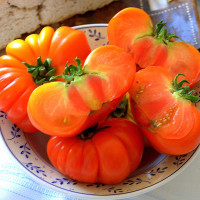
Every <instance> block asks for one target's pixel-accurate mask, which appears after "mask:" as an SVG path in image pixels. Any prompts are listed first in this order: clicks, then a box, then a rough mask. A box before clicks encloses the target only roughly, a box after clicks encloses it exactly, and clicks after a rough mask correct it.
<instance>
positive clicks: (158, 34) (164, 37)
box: [154, 20, 181, 44]
mask: <svg viewBox="0 0 200 200" xmlns="http://www.w3.org/2000/svg"><path fill="white" fill-rule="evenodd" d="M166 24H167V23H163V20H161V21H160V22H158V23H157V24H156V26H155V31H154V37H155V38H157V39H159V40H160V41H162V42H164V43H165V44H167V43H168V42H169V41H170V40H171V39H172V38H178V39H180V40H181V38H180V37H178V36H177V35H176V34H175V32H174V33H168V32H167V29H165V28H164V27H165V26H166Z"/></svg>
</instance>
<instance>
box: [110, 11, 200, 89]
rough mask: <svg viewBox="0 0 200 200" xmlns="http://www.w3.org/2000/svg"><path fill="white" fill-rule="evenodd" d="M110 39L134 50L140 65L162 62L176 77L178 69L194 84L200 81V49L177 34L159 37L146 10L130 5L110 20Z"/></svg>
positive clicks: (146, 65)
mask: <svg viewBox="0 0 200 200" xmlns="http://www.w3.org/2000/svg"><path fill="white" fill-rule="evenodd" d="M183 39H184V38H183ZM108 40H109V44H111V45H117V46H119V47H121V48H123V49H125V50H126V51H127V52H129V53H131V55H132V56H133V57H134V60H135V63H136V65H137V66H138V69H141V68H146V67H148V66H161V67H164V68H166V69H167V70H168V71H169V72H170V73H171V74H172V76H173V77H175V76H176V75H177V74H178V73H183V74H185V75H186V80H188V81H189V82H190V86H192V85H194V84H195V83H197V82H198V81H199V76H200V53H199V52H198V50H197V49H196V48H195V47H193V46H192V45H190V44H187V43H185V42H183V41H177V40H175V39H174V38H171V39H167V40H166V38H164V37H160V36H159V37H158V35H157V33H156V31H154V27H153V25H152V22H151V19H150V17H149V15H148V14H147V13H146V12H144V11H143V10H140V9H138V8H126V9H123V10H121V11H120V12H119V13H117V14H116V15H115V16H114V17H113V18H112V19H111V20H110V22H109V24H108ZM181 79H182V77H179V80H181Z"/></svg>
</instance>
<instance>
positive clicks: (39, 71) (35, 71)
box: [23, 57, 56, 85]
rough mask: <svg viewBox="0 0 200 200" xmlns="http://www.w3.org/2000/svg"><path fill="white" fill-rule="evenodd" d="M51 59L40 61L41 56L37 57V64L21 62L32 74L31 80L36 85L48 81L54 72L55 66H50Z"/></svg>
mask: <svg viewBox="0 0 200 200" xmlns="http://www.w3.org/2000/svg"><path fill="white" fill-rule="evenodd" d="M51 61H52V60H51V59H50V58H47V59H46V60H45V61H44V62H42V60H41V57H38V58H37V65H30V64H28V63H26V62H23V63H24V65H25V66H26V67H27V71H28V72H29V73H30V74H32V77H33V80H34V81H35V83H36V84H37V85H42V84H43V83H47V82H50V78H51V77H52V76H53V75H54V74H55V73H56V68H55V67H51Z"/></svg>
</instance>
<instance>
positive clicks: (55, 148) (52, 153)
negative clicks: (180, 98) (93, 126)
mask: <svg viewBox="0 0 200 200" xmlns="http://www.w3.org/2000/svg"><path fill="white" fill-rule="evenodd" d="M103 127H104V128H103ZM98 128H99V131H98V132H97V133H95V135H93V136H92V137H91V138H89V139H81V138H80V137H79V136H74V137H65V138H62V137H58V136H53V137H51V138H50V140H49V142H48V144H47V154H48V157H49V159H50V161H51V163H52V164H53V165H54V167H55V168H57V169H58V170H60V172H61V173H63V174H64V175H66V176H68V177H70V178H73V179H75V180H77V181H80V182H87V183H96V182H99V183H104V184H116V183H119V182H121V181H122V180H124V179H125V178H126V177H127V176H128V175H129V174H130V173H132V172H133V171H134V170H135V169H136V168H137V167H138V165H139V163H140V161H141V158H142V155H143V150H144V144H143V139H142V135H141V133H140V131H139V129H138V128H137V126H136V125H135V124H133V123H132V122H130V121H128V120H126V119H111V120H108V121H105V122H103V123H101V125H99V126H98ZM98 128H97V129H98ZM101 128H102V129H101ZM100 129H101V130H100Z"/></svg>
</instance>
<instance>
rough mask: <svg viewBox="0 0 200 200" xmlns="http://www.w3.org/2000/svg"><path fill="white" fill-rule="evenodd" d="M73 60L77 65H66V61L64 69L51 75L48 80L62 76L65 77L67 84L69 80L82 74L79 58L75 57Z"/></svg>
mask: <svg viewBox="0 0 200 200" xmlns="http://www.w3.org/2000/svg"><path fill="white" fill-rule="evenodd" d="M74 61H75V62H76V64H77V65H72V64H71V65H68V62H67V64H66V66H65V71H64V72H63V74H62V75H58V76H52V77H51V78H50V81H54V80H55V79H58V78H63V79H65V81H66V83H67V84H69V83H71V81H74V79H75V78H76V77H79V76H81V75H83V70H82V67H81V60H80V59H79V58H75V59H74Z"/></svg>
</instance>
